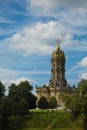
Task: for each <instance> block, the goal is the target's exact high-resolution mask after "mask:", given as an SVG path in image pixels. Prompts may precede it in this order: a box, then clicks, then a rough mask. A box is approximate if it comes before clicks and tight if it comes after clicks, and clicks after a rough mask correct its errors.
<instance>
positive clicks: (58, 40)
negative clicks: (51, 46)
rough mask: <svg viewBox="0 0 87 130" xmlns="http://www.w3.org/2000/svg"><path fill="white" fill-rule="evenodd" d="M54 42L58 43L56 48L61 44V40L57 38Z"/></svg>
mask: <svg viewBox="0 0 87 130" xmlns="http://www.w3.org/2000/svg"><path fill="white" fill-rule="evenodd" d="M56 42H57V43H58V47H59V46H60V43H61V40H60V39H59V38H58V39H57V41H56Z"/></svg>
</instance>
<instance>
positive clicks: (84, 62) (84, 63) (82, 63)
mask: <svg viewBox="0 0 87 130" xmlns="http://www.w3.org/2000/svg"><path fill="white" fill-rule="evenodd" d="M78 64H79V65H80V66H81V67H87V56H86V57H84V58H83V59H82V60H81V61H80V62H79V63H78Z"/></svg>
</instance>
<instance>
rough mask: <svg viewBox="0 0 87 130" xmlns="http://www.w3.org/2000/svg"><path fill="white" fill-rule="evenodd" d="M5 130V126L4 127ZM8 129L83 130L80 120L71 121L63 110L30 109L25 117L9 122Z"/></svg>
mask: <svg viewBox="0 0 87 130" xmlns="http://www.w3.org/2000/svg"><path fill="white" fill-rule="evenodd" d="M6 130H7V127H6ZM8 130H83V129H82V120H81V119H79V120H78V121H76V122H72V121H71V120H70V118H69V115H68V114H67V113H65V112H64V111H58V110H56V111H55V112H52V110H50V111H49V112H47V110H45V111H43V112H42V110H36V111H33V112H32V111H31V112H30V114H29V115H26V116H25V117H21V118H20V117H18V118H17V119H13V120H11V121H10V122H9V125H8Z"/></svg>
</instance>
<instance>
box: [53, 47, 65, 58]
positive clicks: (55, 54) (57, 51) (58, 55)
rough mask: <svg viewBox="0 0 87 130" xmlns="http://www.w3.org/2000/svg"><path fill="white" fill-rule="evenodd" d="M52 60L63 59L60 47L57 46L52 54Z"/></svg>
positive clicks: (63, 55)
mask: <svg viewBox="0 0 87 130" xmlns="http://www.w3.org/2000/svg"><path fill="white" fill-rule="evenodd" d="M52 58H65V54H64V51H63V50H61V48H60V46H59V45H58V46H57V47H56V49H55V50H54V51H53V53H52Z"/></svg>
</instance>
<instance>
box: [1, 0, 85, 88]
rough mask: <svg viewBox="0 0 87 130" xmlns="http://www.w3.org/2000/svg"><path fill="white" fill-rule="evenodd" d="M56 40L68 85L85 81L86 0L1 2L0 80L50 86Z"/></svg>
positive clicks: (19, 0)
mask: <svg viewBox="0 0 87 130" xmlns="http://www.w3.org/2000/svg"><path fill="white" fill-rule="evenodd" d="M57 38H60V39H61V41H62V42H61V44H60V46H61V49H63V50H64V52H65V55H66V79H67V81H68V83H70V84H71V85H73V84H75V85H77V84H78V82H79V81H80V80H81V79H83V78H85V79H86V78H87V1H86V0H83V1H82V0H77V1H75V0H3V1H0V80H1V81H2V82H3V83H4V84H5V85H6V86H8V85H9V84H10V83H11V82H14V83H19V82H20V81H22V80H23V81H24V80H28V81H29V82H30V83H31V84H32V85H33V86H35V85H36V84H37V85H43V84H49V79H50V78H51V71H50V70H51V63H50V59H51V54H52V52H53V50H54V49H55V47H56V45H57V43H56V40H57Z"/></svg>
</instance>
